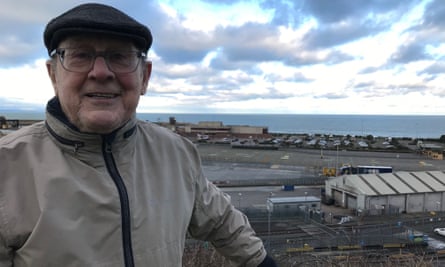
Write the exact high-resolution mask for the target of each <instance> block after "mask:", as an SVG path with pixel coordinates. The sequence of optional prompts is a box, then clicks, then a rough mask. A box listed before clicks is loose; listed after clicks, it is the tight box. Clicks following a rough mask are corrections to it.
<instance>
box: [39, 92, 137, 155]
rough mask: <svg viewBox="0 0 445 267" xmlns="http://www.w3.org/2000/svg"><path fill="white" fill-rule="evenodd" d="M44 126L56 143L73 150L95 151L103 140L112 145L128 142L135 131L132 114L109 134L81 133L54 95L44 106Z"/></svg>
mask: <svg viewBox="0 0 445 267" xmlns="http://www.w3.org/2000/svg"><path fill="white" fill-rule="evenodd" d="M46 127H47V129H48V131H49V132H50V134H51V135H52V136H53V137H54V138H55V139H56V140H57V141H58V143H60V144H61V145H62V146H64V147H66V148H68V149H70V150H73V151H74V152H78V151H79V149H82V150H83V149H86V150H88V151H97V150H100V149H101V148H102V145H103V144H104V142H107V143H108V144H110V145H112V147H116V146H117V145H118V146H121V145H122V144H123V143H128V141H129V140H130V139H131V138H130V137H131V136H133V135H134V134H135V131H136V116H135V115H134V116H133V117H132V118H131V119H130V120H129V121H128V122H127V123H126V124H125V125H123V126H122V127H121V128H119V129H117V130H115V131H114V132H112V133H110V134H106V135H101V134H92V133H83V132H80V131H79V129H78V128H77V127H76V126H74V125H73V124H72V123H70V122H69V120H68V118H67V117H66V115H65V114H64V113H63V111H62V108H61V106H60V102H59V99H58V98H57V97H54V98H52V99H51V100H49V101H48V104H47V107H46Z"/></svg>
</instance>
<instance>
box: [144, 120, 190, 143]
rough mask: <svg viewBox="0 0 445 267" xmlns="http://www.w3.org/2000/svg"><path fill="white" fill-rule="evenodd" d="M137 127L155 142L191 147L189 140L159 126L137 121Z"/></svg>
mask: <svg viewBox="0 0 445 267" xmlns="http://www.w3.org/2000/svg"><path fill="white" fill-rule="evenodd" d="M138 127H139V128H140V130H141V131H142V132H143V134H144V135H145V136H147V138H149V139H153V140H156V141H157V142H167V143H170V144H179V143H181V144H183V145H186V146H189V145H192V142H191V141H190V140H189V139H187V138H185V137H183V136H181V135H179V134H177V133H176V132H174V131H173V130H172V129H169V128H166V127H164V126H161V125H159V124H156V123H152V122H148V121H138Z"/></svg>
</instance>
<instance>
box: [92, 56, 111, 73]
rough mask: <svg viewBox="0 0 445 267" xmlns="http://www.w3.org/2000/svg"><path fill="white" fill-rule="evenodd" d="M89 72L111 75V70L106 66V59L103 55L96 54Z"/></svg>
mask: <svg viewBox="0 0 445 267" xmlns="http://www.w3.org/2000/svg"><path fill="white" fill-rule="evenodd" d="M90 72H93V74H95V75H96V76H98V75H111V74H113V72H112V71H111V70H110V68H109V67H108V64H107V61H106V59H105V57H104V56H102V55H97V56H96V58H95V59H94V62H93V67H92V69H91V71H90Z"/></svg>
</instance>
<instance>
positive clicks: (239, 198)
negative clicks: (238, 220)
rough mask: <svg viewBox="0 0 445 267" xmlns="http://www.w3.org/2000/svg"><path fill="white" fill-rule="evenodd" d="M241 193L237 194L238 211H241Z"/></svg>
mask: <svg viewBox="0 0 445 267" xmlns="http://www.w3.org/2000/svg"><path fill="white" fill-rule="evenodd" d="M242 195H243V194H242V193H241V192H240V193H238V209H241V197H242Z"/></svg>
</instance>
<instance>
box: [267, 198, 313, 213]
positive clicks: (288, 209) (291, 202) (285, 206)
mask: <svg viewBox="0 0 445 267" xmlns="http://www.w3.org/2000/svg"><path fill="white" fill-rule="evenodd" d="M320 203H321V201H320V198H318V197H314V196H304V197H272V198H268V199H267V203H266V205H267V209H268V210H269V212H272V213H292V212H295V211H300V210H308V209H312V210H314V211H315V210H320Z"/></svg>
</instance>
